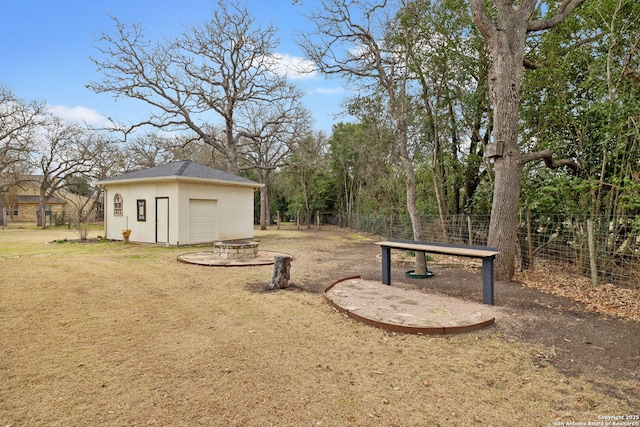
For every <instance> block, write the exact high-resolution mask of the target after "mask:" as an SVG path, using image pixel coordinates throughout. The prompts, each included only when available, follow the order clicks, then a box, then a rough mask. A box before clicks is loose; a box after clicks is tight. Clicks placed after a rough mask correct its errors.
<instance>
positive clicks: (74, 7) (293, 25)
mask: <svg viewBox="0 0 640 427" xmlns="http://www.w3.org/2000/svg"><path fill="white" fill-rule="evenodd" d="M292 3H293V2H292V0H245V1H244V3H242V4H244V5H246V7H247V9H248V10H249V13H250V14H251V15H252V16H253V17H254V18H255V19H256V23H257V24H259V25H268V24H269V23H271V24H273V25H274V26H275V27H276V28H277V29H278V36H279V38H280V46H279V48H278V49H277V53H278V54H281V55H283V57H286V58H288V59H289V60H292V61H297V60H302V59H303V58H302V56H303V53H302V51H301V49H300V48H299V47H298V46H297V45H296V44H295V41H294V34H295V33H296V32H299V31H303V30H304V28H306V27H308V26H309V24H308V22H306V18H304V16H303V15H302V13H304V12H305V11H307V12H308V11H309V8H310V7H311V4H313V3H315V2H313V1H307V2H299V3H302V4H292ZM216 7H217V2H216V1H215V0H183V1H178V0H55V1H53V0H2V15H3V20H2V21H3V22H2V25H0V84H1V85H4V86H7V87H9V88H10V89H11V90H12V91H13V93H14V95H15V96H16V97H18V98H20V99H22V100H24V101H42V102H45V103H47V104H48V105H49V106H50V107H51V109H52V110H53V111H54V112H55V113H56V114H58V115H60V116H61V117H63V118H67V119H72V120H78V121H86V122H87V123H89V124H91V125H104V124H105V123H106V117H111V118H113V119H115V120H116V121H118V122H122V123H127V124H130V123H134V122H136V121H137V120H142V119H144V115H145V114H146V112H147V111H148V107H147V105H146V104H144V103H143V102H140V101H134V100H122V99H118V100H115V99H114V97H113V95H112V94H96V93H94V92H93V91H92V90H90V89H87V88H86V85H87V84H88V83H90V82H92V81H99V80H100V78H101V75H100V74H99V72H98V71H97V69H96V65H95V64H94V63H93V62H91V60H90V57H91V56H97V55H98V51H97V49H96V46H97V44H98V43H97V42H96V38H97V37H98V36H99V35H100V34H101V33H107V34H114V31H115V25H114V22H113V21H112V19H111V18H110V16H114V17H116V18H118V20H120V21H121V22H123V23H127V24H130V23H139V24H141V25H142V26H143V28H144V29H145V34H146V36H147V38H148V39H151V40H161V39H162V38H166V39H172V38H174V37H176V36H177V35H179V34H180V33H181V32H182V31H183V30H184V29H185V27H186V26H189V25H192V24H198V23H203V22H205V21H206V20H207V19H208V18H209V17H211V16H212V13H213V11H214V9H215V8H216ZM292 81H294V82H295V83H297V84H298V85H299V87H300V88H302V89H303V90H304V91H306V93H307V94H306V95H305V97H304V104H305V105H306V107H307V108H308V109H309V111H311V113H312V115H313V118H314V121H315V126H314V127H315V129H316V130H322V131H324V132H326V133H327V134H330V132H331V127H332V125H333V124H335V123H338V122H340V121H348V118H346V117H344V116H340V117H337V118H336V117H335V116H336V115H339V114H340V112H341V111H342V108H341V107H340V104H341V102H342V101H343V99H344V98H345V97H346V96H348V90H347V89H346V88H345V87H344V86H343V82H342V81H339V80H327V79H325V77H323V76H322V75H320V74H319V73H313V74H312V75H307V76H305V77H297V78H292Z"/></svg>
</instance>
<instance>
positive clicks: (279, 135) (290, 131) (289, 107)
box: [245, 88, 311, 230]
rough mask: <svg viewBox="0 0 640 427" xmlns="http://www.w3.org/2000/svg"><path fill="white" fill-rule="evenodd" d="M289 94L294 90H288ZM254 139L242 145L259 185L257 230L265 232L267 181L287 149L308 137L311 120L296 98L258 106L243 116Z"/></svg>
mask: <svg viewBox="0 0 640 427" xmlns="http://www.w3.org/2000/svg"><path fill="white" fill-rule="evenodd" d="M292 90H296V89H295V88H292ZM245 113H246V115H247V123H248V126H249V127H248V128H246V133H247V134H251V135H254V136H253V137H252V138H251V139H250V140H249V141H248V142H247V145H246V158H247V162H248V166H250V167H251V168H252V169H253V170H255V171H256V173H257V174H258V177H259V179H260V183H261V184H264V186H263V187H262V188H260V229H261V230H266V229H267V225H268V221H269V218H270V216H271V213H270V203H269V181H270V180H271V178H272V176H274V174H275V173H276V172H277V171H278V170H279V169H280V168H282V166H284V165H285V164H286V161H287V157H288V155H289V152H290V151H291V148H292V147H293V146H294V145H296V143H297V142H298V141H299V140H301V139H302V138H305V137H307V136H308V135H309V134H310V133H311V118H310V115H309V113H308V111H307V110H306V109H305V108H304V107H303V106H302V104H300V103H299V102H298V97H297V96H292V97H286V98H283V99H281V100H279V101H277V102H274V103H269V104H264V105H261V106H259V107H257V108H254V109H251V110H248V111H246V112H245Z"/></svg>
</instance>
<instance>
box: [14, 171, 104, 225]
mask: <svg viewBox="0 0 640 427" xmlns="http://www.w3.org/2000/svg"><path fill="white" fill-rule="evenodd" d="M40 180H42V176H40V175H28V176H24V177H22V181H21V182H20V183H19V184H16V185H13V186H11V187H9V188H8V189H7V190H6V191H5V192H3V193H2V206H3V207H4V209H5V210H6V211H5V213H6V219H7V220H8V221H10V222H37V221H38V215H39V212H38V205H39V203H40ZM86 200H87V198H86V197H83V196H79V195H77V194H72V193H67V192H65V191H58V192H56V194H55V195H54V196H53V197H51V198H49V200H48V201H47V205H46V207H45V216H46V217H47V218H48V219H51V217H52V216H53V217H60V218H63V217H64V218H65V221H66V222H68V221H69V216H70V215H71V217H73V215H74V214H75V213H76V210H77V209H78V206H82V205H83V204H84V202H85V201H86ZM101 211H102V202H100V203H98V206H97V207H96V212H97V214H98V215H97V217H98V218H100V217H101V214H100V212H101Z"/></svg>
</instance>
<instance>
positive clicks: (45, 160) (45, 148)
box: [31, 115, 97, 228]
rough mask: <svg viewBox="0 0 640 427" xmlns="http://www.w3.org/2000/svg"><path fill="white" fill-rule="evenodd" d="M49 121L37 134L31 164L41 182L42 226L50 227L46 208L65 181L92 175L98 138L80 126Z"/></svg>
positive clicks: (40, 223)
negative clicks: (74, 177)
mask: <svg viewBox="0 0 640 427" xmlns="http://www.w3.org/2000/svg"><path fill="white" fill-rule="evenodd" d="M46 118H47V122H46V123H45V124H44V125H43V127H42V129H41V130H40V131H39V132H38V133H36V134H35V135H34V139H33V141H32V143H33V145H34V150H33V151H32V153H31V164H32V165H33V167H34V169H35V170H36V171H37V172H38V174H39V175H41V176H40V178H39V179H40V180H39V182H38V185H39V187H40V194H39V204H38V225H39V226H42V228H46V226H47V224H46V205H47V202H48V201H49V200H50V199H51V197H53V196H54V195H55V194H56V192H57V191H58V190H59V189H61V188H62V187H63V186H64V185H65V180H66V179H67V178H69V177H71V176H74V175H82V174H86V173H89V172H90V171H91V169H92V162H93V158H94V155H95V154H96V151H97V150H96V140H95V136H94V135H92V134H90V133H88V131H86V130H84V129H82V128H81V127H80V126H79V125H77V124H72V123H66V122H64V121H62V119H60V118H58V117H55V116H52V115H47V116H46Z"/></svg>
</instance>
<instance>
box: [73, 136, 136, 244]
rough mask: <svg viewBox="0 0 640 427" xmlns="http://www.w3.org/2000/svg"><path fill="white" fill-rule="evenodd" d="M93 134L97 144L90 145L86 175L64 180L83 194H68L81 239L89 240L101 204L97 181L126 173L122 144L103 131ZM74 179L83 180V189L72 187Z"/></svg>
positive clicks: (75, 224)
mask: <svg viewBox="0 0 640 427" xmlns="http://www.w3.org/2000/svg"><path fill="white" fill-rule="evenodd" d="M92 137H93V138H94V139H95V143H93V144H91V146H92V159H91V164H90V167H91V169H90V170H89V171H88V172H85V173H83V174H74V175H71V176H69V177H67V179H65V190H66V191H67V192H72V193H74V194H76V195H78V196H80V197H65V198H66V200H67V201H68V202H69V203H70V204H71V205H72V206H73V212H72V218H73V221H74V226H75V227H76V230H77V232H78V236H79V237H80V240H86V239H87V237H88V233H89V226H90V225H91V223H92V222H93V221H95V220H97V219H98V207H99V206H100V200H101V198H102V195H103V192H102V189H101V188H100V187H98V186H96V185H94V183H95V182H96V181H100V180H103V179H105V178H109V177H112V176H114V175H116V174H118V173H122V172H125V167H124V155H123V150H122V149H121V148H120V146H119V145H118V144H116V143H114V141H111V140H109V139H108V138H106V137H105V135H103V134H94V135H93V136H92ZM70 178H73V180H71V179H70ZM74 180H75V181H78V182H80V183H82V184H83V185H82V186H83V187H84V188H82V189H81V190H80V189H74V188H72V187H73V186H72V185H70V182H73V181H74Z"/></svg>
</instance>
